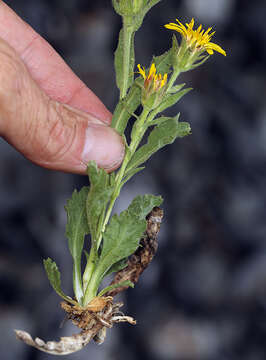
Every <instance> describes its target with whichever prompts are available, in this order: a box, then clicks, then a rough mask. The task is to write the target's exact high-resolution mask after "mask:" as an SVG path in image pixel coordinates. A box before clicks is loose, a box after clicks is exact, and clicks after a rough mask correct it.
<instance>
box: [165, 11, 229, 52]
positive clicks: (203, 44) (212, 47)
mask: <svg viewBox="0 0 266 360" xmlns="http://www.w3.org/2000/svg"><path fill="white" fill-rule="evenodd" d="M176 21H177V24H176V23H170V24H166V25H164V26H165V27H166V28H167V29H171V30H175V31H177V32H179V33H180V34H181V35H182V37H183V38H184V39H185V40H186V42H187V43H188V45H189V47H190V48H192V49H193V50H197V51H204V50H205V51H207V53H208V54H209V55H212V54H213V52H214V51H217V52H219V53H220V54H222V55H224V56H226V52H225V51H224V50H223V49H222V48H221V47H220V46H219V45H217V44H214V43H212V42H210V40H211V38H212V37H213V35H214V33H215V31H213V32H211V30H212V28H211V27H210V28H208V30H206V31H205V30H204V29H202V25H200V26H199V27H198V28H197V29H193V27H194V19H193V18H192V20H191V21H190V23H189V24H186V26H184V25H183V24H182V23H181V22H180V21H179V20H178V19H176Z"/></svg>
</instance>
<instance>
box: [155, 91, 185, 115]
mask: <svg viewBox="0 0 266 360" xmlns="http://www.w3.org/2000/svg"><path fill="white" fill-rule="evenodd" d="M191 90H192V88H187V89H184V90H181V91H178V92H177V93H176V94H173V95H167V96H166V98H165V99H164V100H163V101H162V102H161V104H160V105H159V106H158V107H157V108H156V112H157V113H158V112H162V111H164V110H165V109H168V108H169V107H171V106H173V105H175V104H176V103H177V102H178V101H179V100H180V99H181V98H182V97H183V96H184V95H186V94H187V93H188V92H189V91H191Z"/></svg>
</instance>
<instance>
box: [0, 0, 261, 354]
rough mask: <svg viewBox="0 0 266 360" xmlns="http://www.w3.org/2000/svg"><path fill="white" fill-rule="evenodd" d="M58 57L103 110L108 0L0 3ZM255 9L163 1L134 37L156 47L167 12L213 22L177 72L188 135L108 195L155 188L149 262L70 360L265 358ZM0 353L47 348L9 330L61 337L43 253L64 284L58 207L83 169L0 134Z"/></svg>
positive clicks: (111, 95) (160, 46)
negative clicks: (44, 164)
mask: <svg viewBox="0 0 266 360" xmlns="http://www.w3.org/2000/svg"><path fill="white" fill-rule="evenodd" d="M6 3H7V4H9V5H10V6H11V7H12V8H13V9H14V10H15V11H17V13H18V14H20V16H22V17H23V18H24V19H25V20H26V21H28V22H29V23H30V24H31V25H32V26H33V27H34V28H35V29H36V30H37V31H38V32H39V33H41V35H42V36H44V37H45V38H46V39H47V40H48V41H49V42H50V43H51V44H52V45H53V46H54V47H55V48H56V49H57V51H58V52H59V53H60V54H61V55H62V56H63V57H64V58H65V60H66V62H67V63H68V64H69V65H70V66H71V67H72V68H73V70H74V71H75V72H76V73H77V74H78V75H79V76H80V77H81V78H82V79H83V80H84V81H85V82H86V83H87V84H88V86H89V87H91V89H93V90H94V91H95V92H96V93H97V95H98V96H99V97H100V98H102V99H103V101H104V102H105V103H106V105H107V106H108V107H109V108H110V110H113V109H114V106H115V101H116V99H117V90H116V89H115V79H114V72H113V65H112V60H113V55H112V54H113V50H114V49H115V46H116V39H117V34H118V30H119V27H120V20H119V17H118V16H116V15H115V14H114V12H113V11H112V8H111V1H109V0H98V1H89V0H75V1H74V0H68V1H65V0H53V1H52V0H49V1H48V0H27V1H24V0H12V1H11V0H8V1H6ZM265 11H266V5H265V3H264V2H263V1H259V0H253V1H252V2H250V1H249V0H241V1H240V0H183V1H181V0H180V1H178V0H164V1H162V2H161V3H160V4H159V5H157V6H156V7H155V8H154V9H153V10H152V11H151V12H150V14H149V15H148V16H147V18H146V21H145V24H144V26H143V28H142V29H141V30H140V32H139V33H138V35H137V37H136V46H137V50H136V54H137V60H138V62H140V63H141V64H143V65H144V64H149V62H150V56H151V54H160V53H161V52H163V51H164V50H166V49H167V48H168V46H169V45H170V32H169V31H167V30H165V29H164V28H163V27H162V25H163V24H165V23H167V22H169V21H173V20H174V19H175V18H176V17H178V18H180V19H181V20H184V21H189V20H190V19H191V17H195V18H196V19H197V20H198V22H200V23H203V24H204V25H205V26H206V27H207V26H211V25H213V24H215V30H216V31H217V33H216V37H215V40H214V42H217V43H218V44H220V45H222V47H223V48H225V49H226V51H227V53H228V56H227V57H226V58H224V57H223V56H221V55H215V56H213V57H211V59H210V60H209V61H208V63H207V64H205V65H204V66H202V67H201V68H199V69H197V70H195V71H193V72H191V73H187V74H185V75H183V76H182V79H181V81H182V82H183V81H185V82H186V83H187V84H188V85H189V86H192V87H193V88H194V89H195V90H194V91H193V92H191V93H189V94H188V95H187V96H186V98H184V99H183V100H182V101H181V102H180V103H179V104H178V105H177V106H176V107H175V108H173V109H171V110H170V111H169V114H170V115H175V114H176V113H177V112H179V111H180V112H181V119H182V120H183V121H188V122H190V123H191V127H192V135H190V136H189V137H187V138H186V139H182V140H179V141H177V142H176V143H175V144H174V145H172V146H170V147H168V148H165V149H164V150H163V151H161V152H160V153H159V154H157V155H155V156H154V157H153V158H152V160H150V161H149V162H148V164H147V168H146V170H145V172H144V173H143V174H142V175H139V176H138V177H137V178H136V179H135V180H134V179H133V180H132V181H131V182H130V183H129V184H128V185H127V186H126V188H125V189H124V191H123V192H122V196H121V199H120V201H119V203H118V205H117V210H118V211H120V210H121V209H124V208H125V207H126V206H127V204H128V203H129V201H130V200H131V199H132V198H133V196H135V195H137V194H139V193H145V192H149V193H155V194H162V195H163V197H164V199H165V201H164V211H165V219H164V223H163V225H162V228H161V234H160V245H159V250H158V253H157V256H156V258H155V259H154V261H153V263H152V265H151V266H150V267H149V269H148V270H146V272H145V273H144V274H143V276H142V279H141V281H140V283H139V284H138V285H137V286H136V288H135V289H130V290H128V291H127V293H126V295H125V296H124V298H123V300H124V301H125V307H124V311H125V312H126V313H128V314H129V315H131V316H133V317H135V318H136V319H137V320H138V325H137V326H134V327H133V326H130V325H127V324H125V325H124V324H119V325H117V326H116V327H115V328H113V329H112V330H111V331H109V332H108V333H107V340H106V342H105V343H104V345H102V346H101V347H98V346H97V345H95V344H89V346H88V347H87V348H86V349H85V350H82V351H81V352H79V353H77V354H74V355H71V356H70V357H71V359H73V360H75V359H76V360H83V359H88V358H90V359H94V360H98V359H99V360H100V359H101V360H105V359H109V360H110V359H116V360H120V359H121V360H122V359H125V358H126V359H127V360H135V359H143V360H151V359H152V360H214V359H215V360H228V359H230V360H264V359H265V354H266V345H265V336H266V221H265V219H266V211H265V205H263V204H265V203H266V185H265V184H266V106H265V92H266V70H265V69H266V67H265V62H266V51H265V43H266V23H265ZM0 167H1V174H0V199H1V204H0V288H1V291H0V334H1V335H0V353H1V358H2V359H4V360H14V359H16V358H19V359H20V360H32V359H36V360H37V359H38V360H44V359H48V358H49V359H50V356H49V355H46V354H43V353H40V352H38V351H37V350H35V349H32V348H29V347H26V346H25V345H23V344H22V343H20V342H18V341H16V339H15V337H14V334H13V329H14V328H17V329H23V330H27V331H30V332H31V333H32V334H33V335H38V336H40V337H41V338H44V339H46V340H48V339H54V338H56V337H59V336H66V335H69V334H71V333H72V332H73V331H74V330H75V329H74V328H73V327H72V325H71V324H70V323H69V324H66V325H65V326H64V327H63V328H62V329H61V328H59V324H60V322H61V321H62V317H63V312H62V311H61V310H60V307H59V301H60V299H59V297H58V296H57V295H56V294H55V293H54V292H52V290H51V288H50V285H49V283H48V281H47V279H46V277H45V274H44V270H43V267H42V259H43V258H46V257H47V256H51V257H52V258H53V259H55V260H56V262H57V263H58V265H59V267H60V268H61V269H62V276H63V285H64V289H65V290H66V292H67V291H68V292H69V293H70V292H71V277H72V274H71V258H70V256H69V254H68V252H67V243H66V239H65V237H64V226H65V221H66V218H65V212H64V208H63V207H64V204H65V202H66V199H67V198H69V197H70V195H71V192H72V190H73V188H80V187H81V186H82V185H84V184H86V183H87V179H86V178H85V177H81V176H76V175H70V174H60V173H56V172H51V171H48V170H45V169H41V168H39V167H37V166H35V165H32V164H31V163H29V162H28V161H27V160H25V159H24V158H23V157H22V156H21V155H19V154H18V153H16V152H15V151H14V150H13V149H12V148H11V147H10V146H9V145H8V144H6V143H5V142H4V141H3V140H0Z"/></svg>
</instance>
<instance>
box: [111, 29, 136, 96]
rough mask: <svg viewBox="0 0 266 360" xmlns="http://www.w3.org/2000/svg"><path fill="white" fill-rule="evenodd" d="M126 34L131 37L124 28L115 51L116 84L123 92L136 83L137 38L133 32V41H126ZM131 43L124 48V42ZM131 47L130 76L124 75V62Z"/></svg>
mask: <svg viewBox="0 0 266 360" xmlns="http://www.w3.org/2000/svg"><path fill="white" fill-rule="evenodd" d="M124 34H126V35H128V36H129V35H130V31H129V30H128V29H127V28H122V29H121V30H120V33H119V40H118V46H117V49H116V51H115V73H116V84H117V87H118V89H119V90H120V91H121V92H124V91H125V94H126V91H127V89H128V88H129V87H130V86H131V85H132V83H133V81H134V67H135V50H134V38H135V32H131V34H132V35H131V40H130V39H126V40H125V39H124ZM128 40H129V41H130V44H126V43H125V44H126V45H125V46H124V41H128ZM127 46H130V54H129V68H128V74H124V61H125V60H126V59H125V56H126V54H127V51H126V47H127ZM125 76H127V79H124V77H125ZM125 81H126V84H127V88H126V89H124V87H125Z"/></svg>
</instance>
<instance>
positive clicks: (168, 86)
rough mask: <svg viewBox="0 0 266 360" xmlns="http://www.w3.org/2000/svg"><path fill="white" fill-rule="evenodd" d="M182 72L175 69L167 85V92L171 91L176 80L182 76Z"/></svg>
mask: <svg viewBox="0 0 266 360" xmlns="http://www.w3.org/2000/svg"><path fill="white" fill-rule="evenodd" d="M180 73H181V71H180V70H179V69H178V68H177V69H174V72H173V73H172V76H171V77H170V80H169V81H168V84H167V92H169V91H170V90H171V88H172V87H173V85H174V83H175V81H176V79H177V78H178V76H179V75H180Z"/></svg>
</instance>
